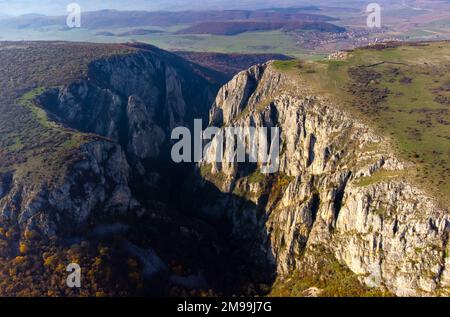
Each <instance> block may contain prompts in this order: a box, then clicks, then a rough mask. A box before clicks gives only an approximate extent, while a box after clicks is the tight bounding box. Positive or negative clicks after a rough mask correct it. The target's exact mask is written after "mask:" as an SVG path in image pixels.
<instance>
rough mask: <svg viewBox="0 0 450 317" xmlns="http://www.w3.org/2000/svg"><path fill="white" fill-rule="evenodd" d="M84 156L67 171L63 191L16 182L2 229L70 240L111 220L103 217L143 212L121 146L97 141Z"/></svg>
mask: <svg viewBox="0 0 450 317" xmlns="http://www.w3.org/2000/svg"><path fill="white" fill-rule="evenodd" d="M80 151H81V154H82V155H83V157H84V158H83V159H81V160H79V161H78V162H76V163H75V164H73V166H71V167H70V168H69V169H68V170H67V171H66V173H65V175H64V176H63V178H62V180H61V183H60V184H59V185H60V186H52V187H49V186H47V185H46V184H24V183H22V182H21V179H16V178H14V177H13V179H12V185H11V187H10V188H9V190H8V192H7V193H6V194H5V196H4V198H3V199H2V200H1V204H0V219H1V223H2V226H3V227H8V226H17V225H18V226H19V227H20V228H22V229H23V231H25V230H27V229H32V230H38V231H40V232H42V233H44V234H46V235H47V236H50V237H51V236H54V235H56V234H59V235H68V234H73V233H75V232H77V231H78V230H80V229H82V228H83V227H84V226H85V225H86V224H87V222H88V220H89V219H96V218H98V217H101V216H105V215H101V214H99V213H108V214H110V215H114V214H125V213H127V212H131V211H135V210H137V209H138V208H139V207H140V206H139V203H138V202H137V201H136V200H135V199H133V197H132V194H131V191H130V188H129V187H128V178H129V166H128V163H127V160H126V157H125V155H124V153H123V151H122V149H121V148H120V146H118V145H117V144H114V143H111V142H109V141H95V142H91V143H87V144H85V145H82V146H81V148H80Z"/></svg>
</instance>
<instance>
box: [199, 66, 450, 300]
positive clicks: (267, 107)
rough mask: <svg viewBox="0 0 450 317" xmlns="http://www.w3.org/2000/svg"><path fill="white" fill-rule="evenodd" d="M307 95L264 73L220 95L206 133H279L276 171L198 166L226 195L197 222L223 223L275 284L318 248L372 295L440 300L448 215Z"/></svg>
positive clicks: (403, 170)
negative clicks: (274, 276)
mask: <svg viewBox="0 0 450 317" xmlns="http://www.w3.org/2000/svg"><path fill="white" fill-rule="evenodd" d="M306 88H307V87H302V86H301V85H300V84H299V83H298V82H296V81H295V80H293V79H292V78H291V77H290V76H289V75H286V74H284V73H282V72H279V71H277V70H276V69H275V68H274V66H273V65H272V64H270V63H269V64H266V65H264V66H255V67H253V68H251V69H249V70H248V71H245V72H242V73H240V74H238V75H237V76H236V77H235V78H234V79H233V80H232V81H231V82H230V83H228V84H227V85H225V86H224V87H223V88H222V89H221V90H220V92H219V93H218V97H217V99H216V102H215V104H214V106H213V108H212V110H211V120H210V121H211V122H210V123H211V125H215V126H222V125H223V126H256V127H258V126H260V127H272V126H278V127H280V129H281V134H282V135H281V143H282V144H283V147H282V149H281V156H280V171H279V173H278V174H276V175H272V176H270V175H269V176H267V175H261V174H259V171H258V169H257V168H254V169H253V170H252V171H250V172H249V171H248V168H247V167H245V166H244V165H245V164H220V163H215V164H213V165H212V166H211V165H207V164H203V165H202V166H201V171H202V175H203V176H204V177H205V178H206V179H207V180H209V181H210V182H211V183H213V184H214V185H215V186H217V187H218V188H220V189H221V190H222V191H223V192H226V193H228V194H229V195H227V196H225V198H221V199H220V201H217V202H213V203H212V206H213V207H211V203H209V204H208V205H207V206H205V208H204V209H203V212H204V213H206V214H209V215H215V216H217V214H220V213H221V212H222V213H225V214H226V216H227V218H228V219H230V221H231V223H232V227H233V229H232V231H233V237H234V238H237V239H240V240H241V241H246V245H247V246H248V252H249V254H250V256H251V257H252V258H253V259H254V261H255V262H256V263H260V264H261V263H266V265H267V263H269V265H270V263H272V264H271V265H273V266H276V268H277V272H278V273H279V274H280V275H282V276H286V275H287V274H288V273H289V272H291V271H292V270H295V269H301V268H302V266H304V265H306V263H310V264H311V263H312V264H313V263H314V257H315V256H317V252H314V250H319V249H320V250H322V248H324V249H325V250H326V251H327V252H329V253H331V254H332V255H333V256H334V257H335V258H336V259H337V260H338V261H339V262H340V263H341V264H344V265H346V266H348V267H349V268H350V269H351V271H353V272H354V273H355V274H357V275H358V276H359V279H360V280H361V281H362V282H363V283H365V284H366V285H368V286H370V287H385V288H386V289H388V290H389V291H391V292H393V293H395V294H397V295H400V296H411V295H437V294H439V293H440V292H441V290H442V289H445V288H446V287H448V286H449V272H450V267H449V262H450V260H449V248H450V247H449V246H448V233H449V230H450V216H449V213H448V210H444V209H441V208H439V207H437V205H436V204H435V203H434V202H433V199H432V198H430V197H427V195H426V194H425V193H424V192H423V191H421V190H420V189H419V188H418V187H417V185H415V184H412V183H411V182H409V181H408V178H406V177H403V176H405V175H406V174H407V172H408V163H405V162H401V161H399V160H398V159H397V158H396V157H395V156H394V154H392V153H393V151H392V150H391V146H390V143H389V140H387V139H386V138H383V137H382V136H379V135H376V134H375V133H374V132H373V130H372V129H371V128H370V127H368V126H367V125H365V124H363V123H360V122H358V121H357V120H355V119H354V118H352V117H351V115H350V114H349V113H346V112H345V111H344V110H342V109H341V108H340V107H339V106H338V105H336V104H334V103H333V102H331V101H330V100H327V99H326V98H322V97H321V96H315V95H311V94H310V93H309V91H308V89H306ZM241 198H245V199H246V200H248V201H251V202H252V203H253V204H245V205H242V204H240V203H238V201H240V199H241ZM249 228H252V230H249ZM249 232H254V233H256V234H253V235H251V234H249ZM317 274H320V272H317Z"/></svg>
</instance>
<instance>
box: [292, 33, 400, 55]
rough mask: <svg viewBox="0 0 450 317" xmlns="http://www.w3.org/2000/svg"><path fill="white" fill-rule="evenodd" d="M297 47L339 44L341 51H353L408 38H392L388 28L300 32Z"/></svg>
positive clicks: (314, 47) (310, 48)
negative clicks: (338, 31) (335, 31)
mask: <svg viewBox="0 0 450 317" xmlns="http://www.w3.org/2000/svg"><path fill="white" fill-rule="evenodd" d="M295 37H296V42H297V45H298V46H300V47H301V48H303V49H307V50H316V49H320V48H326V47H330V46H331V47H332V46H333V44H338V43H339V49H351V48H354V47H357V46H367V45H371V44H375V43H380V42H392V41H405V40H407V39H408V37H407V36H391V35H389V34H388V30H387V29H386V28H380V29H367V28H358V29H349V30H347V31H345V32H341V33H327V32H311V31H309V32H298V33H296V34H295Z"/></svg>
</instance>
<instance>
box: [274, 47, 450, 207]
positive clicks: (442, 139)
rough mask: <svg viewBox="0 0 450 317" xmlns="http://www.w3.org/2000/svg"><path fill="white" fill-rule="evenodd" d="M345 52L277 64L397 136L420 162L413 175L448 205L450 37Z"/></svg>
mask: <svg viewBox="0 0 450 317" xmlns="http://www.w3.org/2000/svg"><path fill="white" fill-rule="evenodd" d="M343 55H344V56H341V58H339V59H337V60H326V61H319V62H301V61H286V62H276V67H277V68H278V69H280V70H284V71H287V72H291V73H292V74H294V75H295V76H298V78H299V80H301V81H303V82H304V83H305V84H307V85H308V86H309V87H311V89H312V91H313V92H314V93H316V94H321V95H326V96H328V97H330V99H331V100H333V101H336V102H337V103H338V104H341V105H343V106H344V107H345V108H346V110H347V111H350V112H352V113H353V115H355V116H357V117H358V118H359V119H361V120H364V121H365V122H367V123H369V124H370V125H372V126H373V127H374V128H376V129H377V130H378V131H379V132H381V133H382V134H384V135H386V136H389V137H391V139H392V141H393V144H394V145H395V147H396V152H397V154H398V155H400V157H401V158H403V159H405V160H407V161H410V162H412V163H414V165H413V166H414V168H413V169H409V170H408V172H407V174H408V175H407V177H409V178H412V179H414V180H415V181H416V182H418V183H420V184H421V186H422V187H423V188H425V189H426V190H428V191H429V192H431V193H432V194H433V195H434V196H436V197H438V198H439V200H440V201H441V202H442V203H443V204H444V207H445V206H448V202H449V201H450V42H432V43H410V44H380V45H376V46H372V47H369V48H361V49H356V50H353V51H351V52H348V53H344V54H343ZM385 176H386V175H384V176H383V175H377V176H374V179H372V180H367V181H369V182H370V181H377V179H376V178H377V177H378V178H382V177H385ZM389 176H399V175H389ZM402 176H404V175H402Z"/></svg>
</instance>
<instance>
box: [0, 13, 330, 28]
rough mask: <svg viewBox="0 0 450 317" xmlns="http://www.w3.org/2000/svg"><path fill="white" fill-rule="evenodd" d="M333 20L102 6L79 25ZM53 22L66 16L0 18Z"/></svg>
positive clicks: (24, 23) (22, 23)
mask: <svg viewBox="0 0 450 317" xmlns="http://www.w3.org/2000/svg"><path fill="white" fill-rule="evenodd" d="M255 20H260V21H297V20H302V21H314V22H326V21H334V20H336V19H335V18H332V17H329V16H325V15H320V14H311V13H304V12H302V10H301V9H284V10H275V9H273V10H254V11H250V10H223V11H219V10H211V11H179V12H174V11H152V12H150V11H118V10H101V11H91V12H85V13H83V16H82V27H83V28H88V29H99V28H120V27H140V26H148V25H155V26H171V25H181V24H187V25H190V24H196V23H201V22H210V21H214V22H224V21H255ZM53 25H61V26H62V27H64V26H65V25H66V16H36V15H32V16H30V15H24V16H18V17H12V18H8V19H5V20H3V21H1V22H0V26H1V27H10V28H24V27H30V28H36V27H46V26H53Z"/></svg>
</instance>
